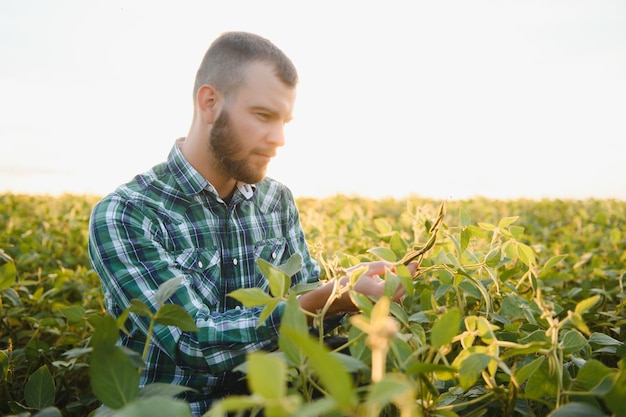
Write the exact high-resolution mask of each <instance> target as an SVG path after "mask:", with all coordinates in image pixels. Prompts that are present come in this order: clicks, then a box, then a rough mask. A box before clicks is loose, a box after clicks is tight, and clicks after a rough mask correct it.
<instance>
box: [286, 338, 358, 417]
mask: <svg viewBox="0 0 626 417" xmlns="http://www.w3.org/2000/svg"><path fill="white" fill-rule="evenodd" d="M285 333H287V335H288V336H289V337H290V338H292V339H293V340H294V341H295V342H296V343H298V344H299V345H300V347H301V348H302V350H303V351H304V353H305V354H306V356H307V358H308V363H309V365H310V366H311V368H312V369H313V370H314V371H315V373H316V374H317V375H318V377H319V379H320V382H321V383H322V385H323V386H324V387H326V389H327V390H328V393H329V394H330V396H331V397H332V398H334V400H335V401H336V402H337V404H338V405H339V406H341V407H349V406H351V405H352V401H353V394H354V393H353V382H352V378H351V376H350V374H349V373H348V371H347V370H346V368H345V367H344V365H343V363H342V362H341V361H339V360H338V359H337V358H336V357H334V356H333V355H331V354H330V353H329V351H328V348H327V347H325V346H324V345H321V344H320V343H318V342H317V341H314V340H313V339H311V337H310V336H308V335H303V334H300V333H296V332H294V331H292V330H290V329H286V330H285Z"/></svg>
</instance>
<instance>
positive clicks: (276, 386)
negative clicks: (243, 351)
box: [246, 352, 287, 400]
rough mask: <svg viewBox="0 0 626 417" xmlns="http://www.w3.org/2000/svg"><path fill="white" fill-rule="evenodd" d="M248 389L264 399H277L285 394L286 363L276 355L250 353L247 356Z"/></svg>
mask: <svg viewBox="0 0 626 417" xmlns="http://www.w3.org/2000/svg"><path fill="white" fill-rule="evenodd" d="M246 362H247V367H248V383H249V384H250V390H251V391H252V392H253V393H254V394H258V395H260V396H262V397H263V398H266V399H273V400H277V399H280V398H283V397H284V396H285V395H286V394H287V365H286V364H285V362H284V361H283V360H282V359H281V358H280V357H278V356H276V355H271V354H267V353H263V352H254V353H250V354H249V355H248V356H247V358H246Z"/></svg>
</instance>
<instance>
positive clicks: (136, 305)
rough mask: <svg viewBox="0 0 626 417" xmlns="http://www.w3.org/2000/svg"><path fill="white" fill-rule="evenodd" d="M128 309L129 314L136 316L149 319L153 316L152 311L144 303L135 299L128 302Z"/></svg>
mask: <svg viewBox="0 0 626 417" xmlns="http://www.w3.org/2000/svg"><path fill="white" fill-rule="evenodd" d="M128 309H129V311H130V312H131V313H135V314H137V315H138V316H142V317H150V318H152V317H153V316H154V313H153V312H152V309H151V308H150V307H149V306H148V305H147V304H146V303H144V302H143V301H140V300H138V299H136V298H133V299H132V300H130V307H129V308H128Z"/></svg>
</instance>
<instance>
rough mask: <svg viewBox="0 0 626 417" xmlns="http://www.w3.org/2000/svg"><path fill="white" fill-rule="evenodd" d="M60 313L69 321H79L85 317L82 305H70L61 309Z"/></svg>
mask: <svg viewBox="0 0 626 417" xmlns="http://www.w3.org/2000/svg"><path fill="white" fill-rule="evenodd" d="M61 314H63V317H65V318H66V319H67V321H68V322H70V323H79V322H81V321H83V319H84V318H85V308H84V307H83V306H71V307H67V308H62V309H61Z"/></svg>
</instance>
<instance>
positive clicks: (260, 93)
mask: <svg viewBox="0 0 626 417" xmlns="http://www.w3.org/2000/svg"><path fill="white" fill-rule="evenodd" d="M295 99H296V89H295V88H294V87H289V86H287V85H285V84H284V83H283V82H282V81H281V80H280V78H279V77H278V76H277V75H276V73H275V71H274V67H273V66H272V65H271V64H267V63H264V62H255V63H252V64H250V65H248V67H247V68H246V70H245V81H244V83H243V84H242V86H241V87H240V88H239V89H238V91H237V95H236V98H235V102H239V104H243V105H245V106H252V107H263V108H267V109H269V110H272V111H274V112H277V113H280V114H284V115H285V116H289V117H290V116H291V113H292V112H293V107H294V103H295Z"/></svg>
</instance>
